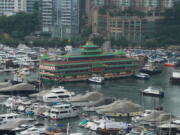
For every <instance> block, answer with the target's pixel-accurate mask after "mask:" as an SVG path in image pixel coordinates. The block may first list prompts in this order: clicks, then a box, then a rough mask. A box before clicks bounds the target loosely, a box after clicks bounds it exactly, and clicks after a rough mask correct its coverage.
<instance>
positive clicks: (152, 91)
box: [141, 87, 164, 97]
mask: <svg viewBox="0 0 180 135" xmlns="http://www.w3.org/2000/svg"><path fill="white" fill-rule="evenodd" d="M141 93H142V94H144V95H149V96H158V97H164V92H163V91H162V90H161V89H159V88H153V87H148V88H147V89H144V90H142V91H141Z"/></svg>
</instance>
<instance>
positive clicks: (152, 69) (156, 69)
mask: <svg viewBox="0 0 180 135" xmlns="http://www.w3.org/2000/svg"><path fill="white" fill-rule="evenodd" d="M140 72H142V73H146V74H157V73H161V72H162V69H161V68H160V67H158V66H153V65H151V64H146V65H145V66H144V67H143V68H142V69H141V70H140Z"/></svg>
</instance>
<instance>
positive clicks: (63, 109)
mask: <svg viewBox="0 0 180 135" xmlns="http://www.w3.org/2000/svg"><path fill="white" fill-rule="evenodd" d="M49 116H50V118H51V119H54V120H57V119H64V118H72V117H76V116H78V112H77V110H76V109H75V108H73V107H72V105H71V104H58V105H55V106H53V107H52V108H51V109H50V111H49Z"/></svg>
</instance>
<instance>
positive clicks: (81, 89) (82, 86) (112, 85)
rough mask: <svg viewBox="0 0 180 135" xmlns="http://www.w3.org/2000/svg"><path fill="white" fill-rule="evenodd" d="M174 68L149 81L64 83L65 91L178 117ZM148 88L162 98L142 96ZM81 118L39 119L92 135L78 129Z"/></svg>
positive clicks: (179, 89)
mask: <svg viewBox="0 0 180 135" xmlns="http://www.w3.org/2000/svg"><path fill="white" fill-rule="evenodd" d="M173 70H175V69H174V68H164V69H163V72H162V73H161V74H157V75H152V76H151V78H150V80H139V79H134V78H124V79H115V80H106V81H105V83H104V84H102V85H99V84H92V83H87V82H76V83H64V84H62V86H64V87H65V88H66V89H68V90H71V91H74V92H75V93H85V92H86V91H98V92H101V93H103V94H104V95H106V96H112V97H116V98H118V99H129V100H131V101H133V102H135V103H138V104H141V105H143V106H144V107H145V108H146V109H153V108H156V107H159V106H162V107H163V109H164V110H165V111H167V112H169V113H170V112H171V113H172V114H175V115H177V116H180V102H179V98H180V85H174V84H171V83H170V81H169V79H170V75H171V72H172V71H173ZM7 77H11V75H9V74H7V73H2V74H1V79H5V78H7ZM148 86H154V87H160V88H162V89H163V90H164V92H165V96H164V98H158V97H149V96H142V95H141V94H140V90H142V89H145V88H147V87H148ZM81 119H83V118H75V119H66V120H60V121H49V120H48V119H40V121H43V122H45V123H48V124H49V125H54V124H55V123H57V124H67V123H70V125H71V127H72V130H73V131H81V132H84V134H89V135H93V134H94V133H90V132H88V131H87V130H86V129H80V128H78V123H79V122H80V120H81ZM87 132H88V133H87Z"/></svg>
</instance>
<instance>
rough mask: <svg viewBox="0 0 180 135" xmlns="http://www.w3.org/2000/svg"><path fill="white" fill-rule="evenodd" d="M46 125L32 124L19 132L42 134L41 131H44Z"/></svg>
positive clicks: (29, 134) (27, 134)
mask: <svg viewBox="0 0 180 135" xmlns="http://www.w3.org/2000/svg"><path fill="white" fill-rule="evenodd" d="M46 129H47V128H46V127H44V126H40V127H39V126H38V127H37V126H33V127H30V128H28V129H27V130H24V131H22V132H20V135H33V134H42V133H46Z"/></svg>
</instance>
